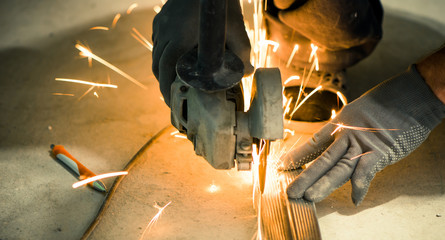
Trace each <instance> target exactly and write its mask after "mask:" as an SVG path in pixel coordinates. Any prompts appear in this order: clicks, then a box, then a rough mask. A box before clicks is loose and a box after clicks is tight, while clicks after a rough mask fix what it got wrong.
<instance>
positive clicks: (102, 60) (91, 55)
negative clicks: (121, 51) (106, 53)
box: [76, 43, 147, 89]
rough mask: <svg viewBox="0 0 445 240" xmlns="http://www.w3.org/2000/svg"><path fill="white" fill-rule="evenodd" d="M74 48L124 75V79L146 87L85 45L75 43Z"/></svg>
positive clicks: (144, 87)
mask: <svg viewBox="0 0 445 240" xmlns="http://www.w3.org/2000/svg"><path fill="white" fill-rule="evenodd" d="M76 48H77V49H78V50H79V51H80V52H81V53H82V55H83V56H86V57H91V58H92V59H94V60H96V61H98V62H100V63H102V64H103V65H105V66H107V67H108V68H110V69H111V70H113V71H115V72H116V73H118V74H120V75H121V76H123V77H125V78H126V79H128V80H130V81H132V82H133V83H134V84H136V85H138V86H139V87H141V88H143V89H147V87H146V86H144V85H143V84H142V83H140V82H139V81H138V80H136V79H134V78H133V77H131V76H130V75H128V74H126V73H125V72H123V71H122V70H120V69H119V68H117V67H115V66H114V65H112V64H111V63H109V62H107V61H105V60H104V59H102V58H100V57H99V56H97V55H95V54H93V53H92V52H91V51H90V50H88V49H87V48H86V47H85V46H83V45H81V44H80V43H77V44H76Z"/></svg>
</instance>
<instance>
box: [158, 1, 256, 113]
mask: <svg viewBox="0 0 445 240" xmlns="http://www.w3.org/2000/svg"><path fill="white" fill-rule="evenodd" d="M226 18H227V23H226V48H228V49H230V50H231V51H232V52H233V53H235V54H236V55H237V56H238V57H239V58H240V59H241V60H242V61H243V63H244V73H245V74H250V73H252V72H253V67H252V66H251V65H250V41H249V38H248V36H247V33H246V30H245V27H244V20H243V15H242V13H241V6H240V3H239V0H228V1H227V17H226ZM221 31H224V29H221ZM198 32H199V0H169V1H167V2H166V3H165V5H164V6H163V7H162V10H161V11H160V12H159V14H157V15H156V17H155V18H154V20H153V35H152V39H153V64H152V69H153V73H154V75H155V77H156V78H157V79H158V80H159V85H160V89H161V93H162V95H163V96H164V100H165V103H167V105H169V106H170V85H171V84H172V83H173V82H174V81H175V78H176V62H177V61H178V59H179V57H181V56H182V55H183V54H185V53H187V52H188V51H190V50H191V49H193V48H194V47H196V46H197V45H198Z"/></svg>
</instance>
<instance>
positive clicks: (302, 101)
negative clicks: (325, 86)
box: [290, 85, 322, 116]
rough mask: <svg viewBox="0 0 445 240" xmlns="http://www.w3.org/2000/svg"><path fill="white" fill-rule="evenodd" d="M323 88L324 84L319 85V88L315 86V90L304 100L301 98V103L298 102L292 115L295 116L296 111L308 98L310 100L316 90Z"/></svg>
mask: <svg viewBox="0 0 445 240" xmlns="http://www.w3.org/2000/svg"><path fill="white" fill-rule="evenodd" d="M321 88H322V86H321V85H320V86H318V87H317V88H315V89H314V90H312V92H310V93H309V94H308V95H307V96H306V97H305V98H304V99H303V100H301V102H300V104H298V105H297V106H296V107H295V108H294V110H293V111H292V113H291V114H290V115H291V116H293V115H294V114H295V112H296V111H297V110H298V109H299V108H300V107H301V105H303V103H304V102H306V100H308V99H309V98H310V97H311V96H312V95H314V94H315V93H316V92H318V90H320V89H321Z"/></svg>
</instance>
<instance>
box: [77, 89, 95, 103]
mask: <svg viewBox="0 0 445 240" xmlns="http://www.w3.org/2000/svg"><path fill="white" fill-rule="evenodd" d="M95 87H96V86H91V87H90V88H88V90H86V91H85V93H84V94H82V96H80V97H79V99H77V100H78V101H80V100H81V99H82V98H83V97H85V95H87V94H88V93H89V92H91V91H92V90H93V89H94V88H95Z"/></svg>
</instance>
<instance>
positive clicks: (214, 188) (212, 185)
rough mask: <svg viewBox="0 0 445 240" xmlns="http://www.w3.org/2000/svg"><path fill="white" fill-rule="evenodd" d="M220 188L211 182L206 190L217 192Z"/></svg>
mask: <svg viewBox="0 0 445 240" xmlns="http://www.w3.org/2000/svg"><path fill="white" fill-rule="evenodd" d="M220 189H221V187H219V186H217V185H215V183H212V184H211V185H210V187H209V188H208V189H207V191H208V192H210V193H216V192H218V191H219V190H220Z"/></svg>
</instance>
